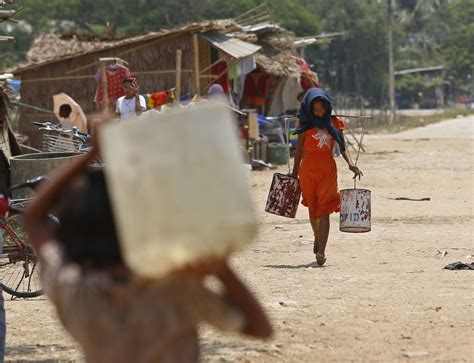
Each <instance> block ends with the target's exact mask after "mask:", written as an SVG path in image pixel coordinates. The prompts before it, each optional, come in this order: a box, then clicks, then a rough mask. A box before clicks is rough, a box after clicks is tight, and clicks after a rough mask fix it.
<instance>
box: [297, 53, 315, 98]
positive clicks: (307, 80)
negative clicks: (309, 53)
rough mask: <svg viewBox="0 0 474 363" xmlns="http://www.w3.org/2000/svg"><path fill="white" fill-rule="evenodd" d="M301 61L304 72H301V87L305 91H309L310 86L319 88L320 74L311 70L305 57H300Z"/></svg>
mask: <svg viewBox="0 0 474 363" xmlns="http://www.w3.org/2000/svg"><path fill="white" fill-rule="evenodd" d="M298 60H299V63H300V66H301V69H302V71H303V73H302V74H301V88H303V91H305V92H306V91H307V90H308V89H310V88H313V87H316V88H319V81H318V75H317V74H316V73H315V72H313V71H311V69H309V67H308V63H306V61H305V60H304V59H303V58H299V59H298Z"/></svg>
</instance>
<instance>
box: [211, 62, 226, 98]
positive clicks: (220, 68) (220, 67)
mask: <svg viewBox="0 0 474 363" xmlns="http://www.w3.org/2000/svg"><path fill="white" fill-rule="evenodd" d="M211 73H212V74H213V75H215V76H218V77H219V76H220V77H219V78H217V79H216V80H215V81H214V84H220V85H221V86H222V88H223V89H224V92H225V93H229V90H230V82H229V73H228V72H227V62H225V61H222V62H220V63H217V64H216V65H215V66H213V67H212V68H211Z"/></svg>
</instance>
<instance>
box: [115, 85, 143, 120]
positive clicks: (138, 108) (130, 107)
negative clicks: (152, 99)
mask: <svg viewBox="0 0 474 363" xmlns="http://www.w3.org/2000/svg"><path fill="white" fill-rule="evenodd" d="M123 91H124V93H125V96H122V97H120V98H119V99H118V100H117V104H116V107H115V112H116V113H117V115H118V116H119V118H120V120H121V121H125V120H129V119H131V118H134V117H136V116H140V115H141V114H142V113H143V111H145V110H146V100H145V97H143V96H140V93H139V92H140V87H139V85H138V80H137V79H136V78H135V77H127V78H125V79H124V81H123Z"/></svg>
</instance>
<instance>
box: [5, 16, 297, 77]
mask: <svg viewBox="0 0 474 363" xmlns="http://www.w3.org/2000/svg"><path fill="white" fill-rule="evenodd" d="M281 29H282V28H280V27H279V28H278V29H277V30H278V31H279V32H280V35H279V36H278V37H277V38H276V39H273V38H271V37H269V38H266V39H261V38H259V36H258V35H259V34H257V33H255V32H249V31H244V30H243V29H241V28H239V26H238V25H237V24H235V23H234V22H233V21H232V20H214V21H205V22H200V23H193V24H188V25H186V26H183V27H181V28H176V29H172V30H162V31H159V32H152V33H148V34H145V35H140V36H135V37H130V38H126V39H122V40H115V41H104V40H100V39H87V40H82V39H80V38H78V37H77V36H69V37H65V36H61V35H59V34H46V35H41V36H39V37H38V38H37V39H36V40H35V41H34V43H33V45H32V47H31V48H30V50H29V52H28V54H27V63H26V64H23V65H20V66H19V67H16V68H15V69H11V70H9V71H10V72H12V73H14V74H15V75H19V74H21V73H22V72H24V71H26V70H29V69H33V68H37V67H40V66H42V65H45V64H49V63H53V62H57V61H61V60H65V59H68V58H73V57H77V56H82V55H84V54H90V53H94V52H97V51H101V50H104V49H110V48H114V47H118V46H122V45H126V44H133V43H136V42H139V41H144V40H149V39H156V38H159V37H162V36H166V35H172V34H178V33H181V32H182V33H186V32H189V31H198V32H207V31H211V30H213V31H221V32H224V33H227V34H228V35H229V36H232V37H235V38H237V39H240V40H243V41H246V42H250V43H254V44H259V45H263V48H262V50H261V51H260V52H258V53H257V54H256V62H257V65H258V66H259V67H260V68H261V69H263V70H264V71H265V72H267V73H268V74H271V75H274V76H290V77H298V76H299V75H300V74H301V68H300V66H299V64H298V61H297V59H296V58H295V57H294V56H293V55H292V53H291V50H290V49H289V47H282V46H281V45H282V42H281V41H282V39H285V42H283V43H285V44H291V39H293V35H292V33H290V32H287V31H285V32H283V33H281ZM275 31H276V30H275ZM274 40H277V41H276V42H274ZM273 43H274V44H273ZM277 43H278V45H279V46H277ZM285 48H286V49H285Z"/></svg>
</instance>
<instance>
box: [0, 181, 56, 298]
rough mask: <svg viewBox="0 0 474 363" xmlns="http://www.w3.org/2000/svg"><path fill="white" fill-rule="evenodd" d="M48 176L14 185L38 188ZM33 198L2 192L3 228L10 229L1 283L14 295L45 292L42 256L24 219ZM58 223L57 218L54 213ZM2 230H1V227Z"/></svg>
mask: <svg viewBox="0 0 474 363" xmlns="http://www.w3.org/2000/svg"><path fill="white" fill-rule="evenodd" d="M45 180H46V178H44V177H38V178H36V179H33V180H29V181H27V182H25V183H22V184H19V185H16V186H13V187H12V188H10V189H9V193H10V194H11V192H12V191H13V190H15V189H20V188H27V187H29V188H31V189H33V190H34V189H36V188H37V187H38V186H39V185H40V184H42V183H43V182H44V181H45ZM31 200H32V199H23V200H8V199H7V198H5V197H4V196H3V195H0V230H3V231H5V232H6V235H5V236H4V237H3V251H1V254H0V286H1V287H2V288H3V290H4V291H5V292H7V293H8V294H10V295H11V296H12V299H14V298H33V297H38V296H41V295H42V294H43V290H42V288H41V282H40V276H39V273H38V257H37V255H36V254H35V251H34V250H33V248H32V247H31V245H30V244H29V243H28V242H27V241H28V237H27V236H26V234H25V232H24V230H23V225H22V219H21V213H22V211H23V210H24V208H25V206H26V205H27V204H28V203H29V202H30V201H31ZM50 219H51V220H52V222H53V223H54V224H57V223H59V221H58V220H57V218H55V217H54V216H50ZM0 232H1V231H0Z"/></svg>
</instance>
